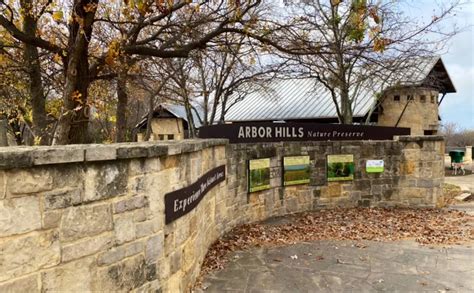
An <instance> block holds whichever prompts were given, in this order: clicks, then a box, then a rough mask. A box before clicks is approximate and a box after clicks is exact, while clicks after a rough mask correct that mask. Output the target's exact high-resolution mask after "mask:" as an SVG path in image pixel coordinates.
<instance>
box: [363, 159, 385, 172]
mask: <svg viewBox="0 0 474 293" xmlns="http://www.w3.org/2000/svg"><path fill="white" fill-rule="evenodd" d="M383 171H384V161H383V160H367V163H366V165H365V172H367V173H383Z"/></svg>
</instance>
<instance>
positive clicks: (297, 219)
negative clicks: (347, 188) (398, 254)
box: [201, 208, 474, 276]
mask: <svg viewBox="0 0 474 293" xmlns="http://www.w3.org/2000/svg"><path fill="white" fill-rule="evenodd" d="M289 217H291V221H290V222H286V223H283V224H280V225H275V224H265V223H255V224H248V225H242V226H238V227H236V228H234V229H233V230H232V231H230V232H229V233H228V234H227V235H225V236H224V237H222V238H221V239H219V240H217V241H216V242H215V243H214V244H213V245H212V246H211V248H210V249H209V251H208V253H207V255H206V257H205V259H204V263H203V266H202V270H201V276H203V275H205V274H207V273H208V272H210V271H213V270H219V269H222V268H223V267H224V265H225V263H226V262H227V261H228V260H227V258H226V255H227V254H228V253H229V252H232V251H238V250H245V249H247V248H251V247H269V246H278V245H288V244H294V243H297V242H304V241H314V240H372V241H395V240H405V239H412V240H413V239H414V240H415V241H417V242H419V243H421V244H442V245H443V244H445V245H452V244H461V243H463V242H468V241H472V240H474V226H473V223H474V217H473V216H470V215H468V214H466V213H464V212H460V211H447V210H436V209H379V208H355V209H333V210H321V211H316V212H311V213H302V214H297V215H292V216H289Z"/></svg>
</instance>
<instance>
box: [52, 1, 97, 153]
mask: <svg viewBox="0 0 474 293" xmlns="http://www.w3.org/2000/svg"><path fill="white" fill-rule="evenodd" d="M98 2H99V0H74V5H73V7H74V11H73V12H72V13H75V14H76V15H77V16H78V17H80V18H81V19H82V22H83V25H82V26H80V25H79V23H78V22H76V21H74V22H73V23H72V24H71V25H70V27H69V34H70V35H69V43H68V48H69V52H68V58H69V60H68V62H67V68H66V70H65V72H66V85H65V88H64V93H63V101H64V106H63V107H64V113H63V114H62V115H61V117H60V118H59V121H58V126H57V129H56V133H55V136H54V140H53V144H69V143H88V142H90V138H89V135H88V125H89V111H88V110H89V108H88V105H87V92H88V88H89V84H90V76H89V60H88V51H89V40H90V39H91V35H92V26H93V23H94V16H95V12H96V9H88V12H86V11H85V10H84V8H85V7H87V6H88V5H89V6H90V5H91V4H92V5H93V4H97V3H98Z"/></svg>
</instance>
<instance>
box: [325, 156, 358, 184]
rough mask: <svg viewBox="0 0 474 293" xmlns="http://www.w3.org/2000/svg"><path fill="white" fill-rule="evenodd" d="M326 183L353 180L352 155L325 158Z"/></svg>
mask: <svg viewBox="0 0 474 293" xmlns="http://www.w3.org/2000/svg"><path fill="white" fill-rule="evenodd" d="M327 172H328V181H347V180H354V156H353V155H328V156H327Z"/></svg>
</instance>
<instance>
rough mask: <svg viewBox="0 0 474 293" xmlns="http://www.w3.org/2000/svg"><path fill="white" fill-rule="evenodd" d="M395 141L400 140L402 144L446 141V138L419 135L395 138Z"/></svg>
mask: <svg viewBox="0 0 474 293" xmlns="http://www.w3.org/2000/svg"><path fill="white" fill-rule="evenodd" d="M394 140H398V141H401V142H417V141H444V136H442V135H418V136H411V135H403V136H395V137H394Z"/></svg>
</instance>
